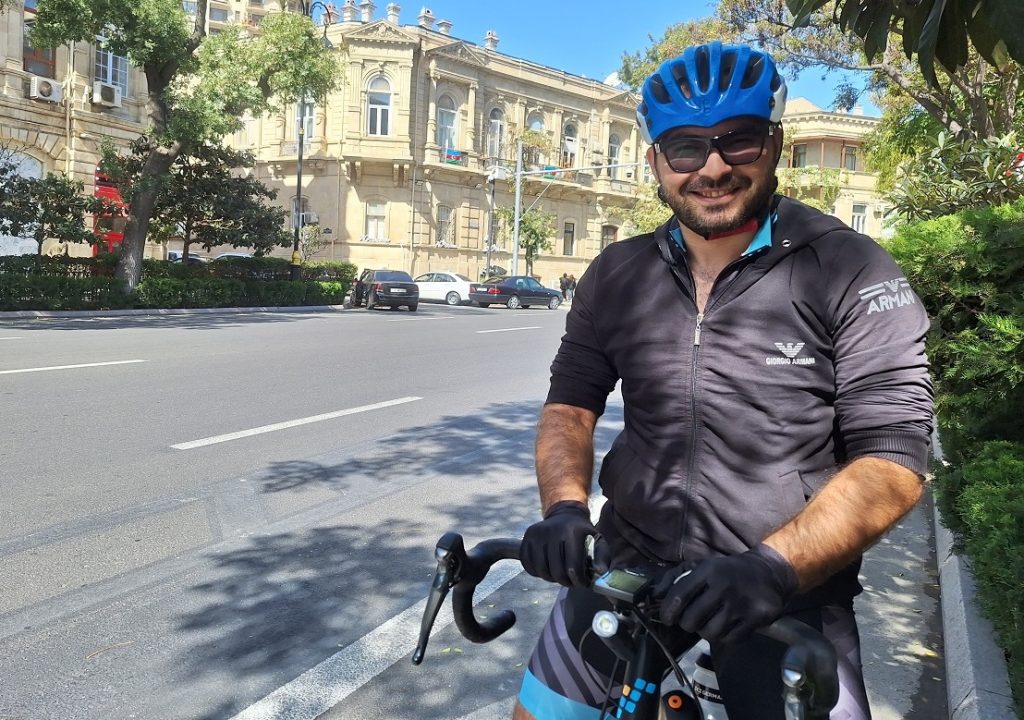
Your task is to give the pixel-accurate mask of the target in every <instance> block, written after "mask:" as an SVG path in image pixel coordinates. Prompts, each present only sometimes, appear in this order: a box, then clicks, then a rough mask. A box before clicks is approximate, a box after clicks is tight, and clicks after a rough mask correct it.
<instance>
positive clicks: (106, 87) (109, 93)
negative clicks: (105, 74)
mask: <svg viewBox="0 0 1024 720" xmlns="http://www.w3.org/2000/svg"><path fill="white" fill-rule="evenodd" d="M92 101H93V103H95V104H96V105H103V106H105V107H121V88H119V87H118V86H117V85H111V84H110V83H105V82H101V81H100V80H97V81H96V82H94V83H93V84H92Z"/></svg>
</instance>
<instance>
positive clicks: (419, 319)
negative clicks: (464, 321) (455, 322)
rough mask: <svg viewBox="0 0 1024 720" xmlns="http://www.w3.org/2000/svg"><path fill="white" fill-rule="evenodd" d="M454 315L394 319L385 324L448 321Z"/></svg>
mask: <svg viewBox="0 0 1024 720" xmlns="http://www.w3.org/2000/svg"><path fill="white" fill-rule="evenodd" d="M453 317H455V316H454V315H428V316H426V317H411V318H395V319H394V320H385V322H420V321H423V320H450V319H452V318H453Z"/></svg>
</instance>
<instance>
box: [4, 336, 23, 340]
mask: <svg viewBox="0 0 1024 720" xmlns="http://www.w3.org/2000/svg"><path fill="white" fill-rule="evenodd" d="M0 340H21V336H20V335H19V336H16V337H0Z"/></svg>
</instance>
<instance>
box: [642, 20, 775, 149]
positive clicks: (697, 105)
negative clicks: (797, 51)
mask: <svg viewBox="0 0 1024 720" xmlns="http://www.w3.org/2000/svg"><path fill="white" fill-rule="evenodd" d="M641 95H642V97H643V100H642V101H641V102H640V105H639V106H638V107H637V109H636V120H637V124H638V125H639V126H640V134H641V135H642V136H643V138H644V141H646V142H647V143H648V144H653V143H654V141H655V140H657V139H658V138H659V137H660V136H661V134H662V133H664V132H665V131H666V130H671V129H672V128H676V127H682V126H684V125H692V126H697V127H711V126H712V125H717V124H718V123H720V122H722V121H723V120H728V119H729V118H734V117H740V116H749V117H759V118H764V119H765V120H768V121H769V122H773V123H777V122H779V121H780V120H781V119H782V114H783V113H784V112H785V110H786V81H785V80H784V79H783V77H782V76H781V75H780V74H779V71H778V69H777V68H776V67H775V61H774V60H772V57H771V55H769V54H768V53H766V52H762V51H760V50H755V49H754V48H752V47H748V46H746V45H723V44H722V43H720V42H718V41H717V40H716V41H715V42H710V43H707V44H706V45H695V46H693V47H690V48H687V49H686V50H685V51H684V52H683V54H682V55H680V56H679V57H676V58H672V59H671V60H666V61H665V62H663V63H662V64H661V66H660V67H659V68H658V70H657V72H655V73H654V74H653V75H651V76H650V77H649V78H647V80H646V81H644V85H643V88H642V89H641Z"/></svg>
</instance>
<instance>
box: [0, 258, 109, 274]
mask: <svg viewBox="0 0 1024 720" xmlns="http://www.w3.org/2000/svg"><path fill="white" fill-rule="evenodd" d="M116 266H117V256H116V255H110V254H104V255H100V256H99V257H63V256H59V257H49V256H47V255H0V273H19V274H22V275H46V276H49V277H76V278H86V277H113V275H114V268H115V267H116Z"/></svg>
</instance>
